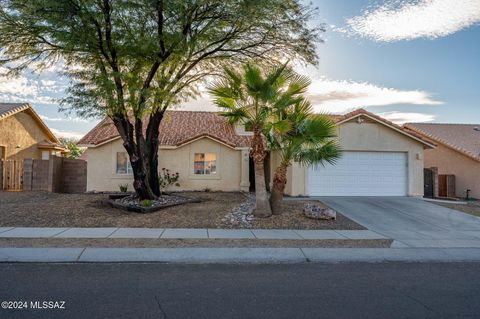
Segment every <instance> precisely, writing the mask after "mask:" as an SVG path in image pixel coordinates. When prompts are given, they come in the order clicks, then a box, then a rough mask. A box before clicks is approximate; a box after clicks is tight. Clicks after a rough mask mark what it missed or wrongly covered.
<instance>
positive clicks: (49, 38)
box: [0, 0, 321, 198]
mask: <svg viewBox="0 0 480 319" xmlns="http://www.w3.org/2000/svg"><path fill="white" fill-rule="evenodd" d="M0 3H1V5H0V65H4V66H7V67H10V68H11V74H12V75H15V74H18V73H19V72H21V71H22V70H24V69H25V68H31V69H37V68H39V69H41V68H42V67H45V66H48V65H50V64H52V63H57V62H58V61H61V62H62V63H63V65H64V68H63V72H64V74H65V75H67V76H68V77H69V78H70V79H71V85H70V87H69V90H68V95H67V96H66V98H65V99H64V100H63V103H64V104H63V105H64V106H65V108H70V110H73V111H76V112H78V113H79V114H80V115H82V116H105V115H106V116H108V117H110V118H111V119H112V121H113V123H114V125H115V126H116V128H117V130H118V132H119V134H120V136H121V138H122V139H123V145H124V147H125V149H126V151H127V152H128V154H129V156H130V161H131V165H132V169H133V174H134V188H135V190H136V192H137V194H138V195H139V196H140V197H141V198H155V197H156V196H159V195H160V188H159V179H158V169H157V167H158V136H159V133H160V132H159V124H160V122H161V121H162V118H163V115H164V112H165V110H166V109H167V108H168V107H170V106H172V105H175V104H178V103H179V102H181V101H183V100H185V99H187V98H191V97H192V96H195V95H196V94H197V93H198V92H197V88H198V87H197V86H196V85H195V84H197V83H198V82H199V81H200V80H202V79H204V78H205V77H208V76H211V75H213V74H215V72H216V70H218V68H219V65H221V64H225V63H233V64H234V63H241V62H242V61H243V60H245V59H249V58H255V59H257V60H258V61H260V62H259V63H269V62H271V61H276V60H281V59H298V60H301V61H303V62H306V63H316V62H317V57H316V54H315V47H314V43H315V42H316V41H317V40H318V39H319V31H321V28H316V27H313V28H312V27H311V26H310V25H309V23H308V21H309V19H310V18H311V16H312V13H313V12H314V10H313V9H312V8H311V7H309V6H305V5H304V4H302V2H301V1H300V0H262V1H256V0H239V1H225V0H168V1H164V0H62V1H58V0H42V1H38V0H0Z"/></svg>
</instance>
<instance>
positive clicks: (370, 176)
mask: <svg viewBox="0 0 480 319" xmlns="http://www.w3.org/2000/svg"><path fill="white" fill-rule="evenodd" d="M332 118H333V119H334V121H335V122H336V123H337V125H338V136H339V141H340V145H341V147H342V149H343V150H344V153H343V157H342V158H341V159H340V160H339V161H338V163H337V164H336V165H335V166H332V165H326V166H325V167H323V166H319V167H316V168H312V167H302V166H300V165H298V164H294V165H293V166H292V167H291V168H289V170H288V183H287V185H286V193H287V194H288V195H293V196H297V195H310V196H407V195H408V196H422V195H423V151H424V149H429V148H433V147H435V145H434V144H433V143H431V142H429V141H428V140H426V139H423V138H421V137H420V136H419V135H417V134H415V133H411V132H409V131H406V130H404V129H403V128H402V127H400V126H398V125H395V124H393V123H391V122H388V121H386V120H385V119H383V118H381V117H378V116H376V115H374V114H372V113H369V112H367V111H365V110H363V109H360V110H357V111H354V112H351V113H348V114H346V115H344V116H333V117H332ZM160 134H161V135H160V137H159V139H160V150H159V161H160V164H159V169H161V168H168V169H170V170H172V171H173V172H179V173H180V180H179V183H180V185H181V186H180V187H179V188H177V189H179V190H181V189H183V190H202V189H206V188H208V189H211V190H220V191H248V190H249V187H250V185H253V184H254V183H253V180H251V179H252V178H253V174H252V161H251V159H250V158H249V145H250V138H251V135H252V134H251V132H247V131H245V129H244V128H243V127H242V126H236V127H233V126H231V125H229V124H228V123H227V121H226V119H225V118H223V117H221V116H219V115H217V114H216V113H212V112H188V111H168V112H166V114H165V118H164V120H163V121H162V123H161V125H160ZM79 144H80V145H81V146H85V147H88V149H87V154H88V178H87V190H89V191H93V190H95V191H115V190H118V185H119V184H125V183H128V184H130V185H131V182H132V181H133V177H132V171H131V167H130V164H129V161H128V156H127V153H126V152H125V149H124V148H123V145H122V140H121V138H120V137H119V135H118V133H117V131H116V128H115V127H114V125H113V124H112V122H111V120H109V119H105V120H103V121H102V122H100V123H99V124H98V125H97V126H96V127H95V128H94V129H92V130H91V131H90V132H89V133H88V134H87V135H85V136H84V137H83V138H82V139H81V140H80V142H79ZM277 161H278V158H277V156H276V155H275V154H271V156H269V160H268V163H267V165H266V167H267V176H272V175H273V174H272V172H273V170H274V169H275V167H276V163H277ZM130 187H131V186H130Z"/></svg>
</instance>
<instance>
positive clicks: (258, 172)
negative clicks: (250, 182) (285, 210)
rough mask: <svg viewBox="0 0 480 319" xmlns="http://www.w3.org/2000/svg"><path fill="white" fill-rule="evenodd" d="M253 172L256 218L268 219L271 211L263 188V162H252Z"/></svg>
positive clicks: (265, 190)
mask: <svg viewBox="0 0 480 319" xmlns="http://www.w3.org/2000/svg"><path fill="white" fill-rule="evenodd" d="M253 165H254V170H255V204H256V205H255V211H254V215H255V216H256V217H270V216H271V215H272V211H271V209H270V203H269V201H268V194H267V189H266V186H265V165H264V162H263V161H261V162H256V161H254V163H253Z"/></svg>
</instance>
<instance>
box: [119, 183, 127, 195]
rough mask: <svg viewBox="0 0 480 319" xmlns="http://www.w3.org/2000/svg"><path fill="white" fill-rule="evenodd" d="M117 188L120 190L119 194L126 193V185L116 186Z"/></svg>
mask: <svg viewBox="0 0 480 319" xmlns="http://www.w3.org/2000/svg"><path fill="white" fill-rule="evenodd" d="M118 188H119V189H120V192H122V193H126V192H128V184H120V185H118Z"/></svg>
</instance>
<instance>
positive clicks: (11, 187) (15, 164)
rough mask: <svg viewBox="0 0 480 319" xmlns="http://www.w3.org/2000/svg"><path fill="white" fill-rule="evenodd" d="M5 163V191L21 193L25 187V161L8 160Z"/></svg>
mask: <svg viewBox="0 0 480 319" xmlns="http://www.w3.org/2000/svg"><path fill="white" fill-rule="evenodd" d="M2 162H3V165H2V166H3V181H2V184H3V189H4V190H6V191H21V190H22V185H23V161H14V160H6V161H2Z"/></svg>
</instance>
